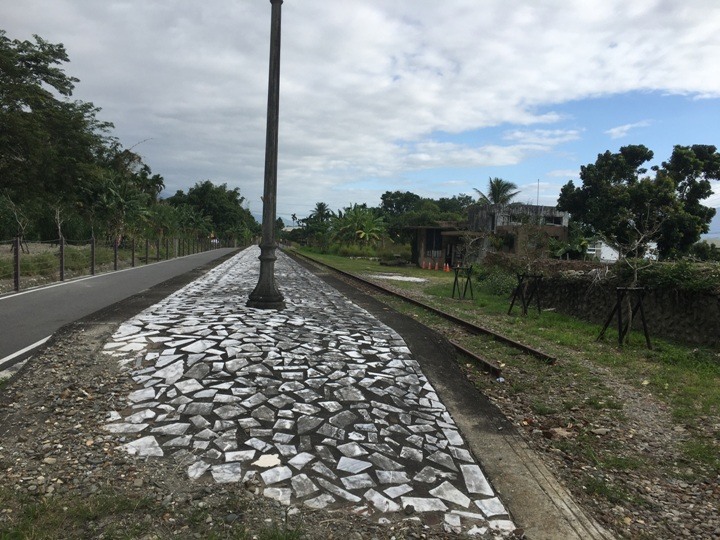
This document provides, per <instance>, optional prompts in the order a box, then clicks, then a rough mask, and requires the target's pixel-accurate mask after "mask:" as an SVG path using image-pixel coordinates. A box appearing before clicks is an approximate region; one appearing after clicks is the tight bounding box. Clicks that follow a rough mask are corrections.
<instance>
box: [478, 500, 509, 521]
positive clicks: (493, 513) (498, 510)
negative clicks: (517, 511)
mask: <svg viewBox="0 0 720 540" xmlns="http://www.w3.org/2000/svg"><path fill="white" fill-rule="evenodd" d="M475 504H476V505H477V507H478V508H479V509H480V511H481V512H482V513H483V514H484V515H485V517H486V518H496V517H500V516H507V515H508V511H507V510H506V509H505V506H504V505H503V503H502V502H500V499H498V498H497V497H492V498H491V499H481V500H478V501H475Z"/></svg>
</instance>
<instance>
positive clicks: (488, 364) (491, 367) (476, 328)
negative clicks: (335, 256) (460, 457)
mask: <svg viewBox="0 0 720 540" xmlns="http://www.w3.org/2000/svg"><path fill="white" fill-rule="evenodd" d="M285 253H287V254H288V255H290V256H291V257H298V258H301V259H304V260H306V261H309V262H311V263H313V264H316V265H319V266H322V267H324V268H328V269H330V270H332V271H333V272H336V273H338V274H340V275H342V276H345V277H346V278H349V279H351V280H355V281H358V282H360V283H362V284H363V285H366V286H368V287H371V288H373V289H376V290H378V291H380V292H382V293H384V294H387V295H390V296H394V297H397V298H400V299H402V300H403V301H405V302H408V303H411V304H414V305H416V306H418V307H421V308H423V309H425V310H427V311H430V312H431V313H433V314H434V315H437V316H439V317H442V318H443V319H446V320H448V321H450V322H452V323H454V324H456V325H458V326H460V327H462V328H464V329H465V330H467V331H469V332H471V333H474V334H484V335H487V336H490V337H492V338H493V339H494V340H496V341H499V342H501V343H503V344H505V345H507V346H509V347H512V348H514V349H518V350H520V351H522V352H524V353H526V354H529V355H531V356H534V357H535V358H538V359H540V360H542V361H543V362H546V363H548V364H554V363H555V362H556V361H557V359H556V358H555V357H554V356H551V355H549V354H547V353H544V352H543V351H540V350H538V349H535V348H533V347H530V346H528V345H525V344H524V343H520V342H519V341H515V340H514V339H511V338H509V337H507V336H504V335H502V334H500V333H498V332H495V331H494V330H490V329H489V328H485V327H483V326H480V325H478V324H475V323H472V322H470V321H466V320H465V319H462V318H460V317H457V316H455V315H453V314H451V313H447V312H445V311H443V310H441V309H438V308H436V307H433V306H431V305H429V304H426V303H424V302H421V301H420V300H417V299H415V298H410V297H409V296H406V295H404V294H402V293H399V292H397V291H394V290H392V289H389V288H387V287H384V286H383V285H380V284H378V283H374V282H372V281H368V280H367V279H364V278H361V277H360V276H357V275H355V274H352V273H350V272H345V271H344V270H340V269H338V268H335V267H333V266H330V265H328V264H326V263H324V262H322V261H318V260H317V259H313V258H312V257H308V256H306V255H303V254H300V253H298V252H296V251H291V252H290V251H286V252H285ZM450 343H451V344H452V345H453V347H455V349H456V350H458V351H459V352H461V353H462V354H464V355H466V356H470V357H471V358H473V359H474V360H475V361H477V362H479V363H480V364H482V365H483V366H485V368H486V370H487V371H489V372H490V373H492V374H493V375H496V376H499V375H500V373H501V369H500V366H498V365H497V364H495V363H493V362H492V361H490V360H488V359H487V358H483V357H481V356H479V355H478V354H476V353H474V352H472V351H470V350H469V349H466V348H465V347H463V346H462V345H460V344H458V343H456V342H454V341H452V340H450Z"/></svg>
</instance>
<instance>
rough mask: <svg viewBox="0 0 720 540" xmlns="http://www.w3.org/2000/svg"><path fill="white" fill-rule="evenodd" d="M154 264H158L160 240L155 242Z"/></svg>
mask: <svg viewBox="0 0 720 540" xmlns="http://www.w3.org/2000/svg"><path fill="white" fill-rule="evenodd" d="M155 262H160V239H159V238H158V239H156V240H155Z"/></svg>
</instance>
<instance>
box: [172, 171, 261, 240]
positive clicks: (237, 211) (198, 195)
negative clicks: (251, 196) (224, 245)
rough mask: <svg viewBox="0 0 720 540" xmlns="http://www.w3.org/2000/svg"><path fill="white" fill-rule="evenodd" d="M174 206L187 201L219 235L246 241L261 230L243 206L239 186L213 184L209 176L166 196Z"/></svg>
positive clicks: (185, 203) (186, 203) (243, 199)
mask: <svg viewBox="0 0 720 540" xmlns="http://www.w3.org/2000/svg"><path fill="white" fill-rule="evenodd" d="M167 201H168V203H169V204H172V205H174V206H182V205H187V206H189V207H191V208H193V209H194V210H195V212H196V214H197V215H199V216H207V218H208V222H209V223H210V226H211V231H212V232H214V233H215V235H216V236H218V237H220V238H232V239H237V240H241V241H242V242H243V243H245V242H249V241H250V238H251V237H252V235H254V234H258V233H259V232H260V225H259V224H258V222H257V221H256V220H255V218H254V217H253V216H252V214H251V213H250V211H249V210H248V209H247V208H244V207H243V202H244V201H245V197H243V196H242V195H241V194H240V190H239V189H238V188H233V189H228V187H227V184H221V185H219V186H216V185H214V184H213V183H212V182H211V181H210V180H204V181H202V182H198V183H196V184H195V185H194V186H193V187H191V188H190V189H188V192H187V194H186V193H184V192H183V191H182V190H180V191H178V192H177V193H175V195H173V196H172V197H170V198H168V199H167Z"/></svg>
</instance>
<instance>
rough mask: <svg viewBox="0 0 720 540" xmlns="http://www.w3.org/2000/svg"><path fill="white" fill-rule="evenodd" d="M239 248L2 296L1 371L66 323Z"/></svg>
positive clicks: (214, 251) (0, 330)
mask: <svg viewBox="0 0 720 540" xmlns="http://www.w3.org/2000/svg"><path fill="white" fill-rule="evenodd" d="M234 251H235V250H234V249H230V248H227V249H215V250H211V251H206V252H204V253H197V254H195V255H188V256H186V257H180V258H177V259H170V260H168V261H161V262H158V263H154V264H150V265H147V266H139V267H135V268H130V269H127V270H120V271H118V272H109V273H106V274H100V275H96V276H89V277H85V278H80V279H76V280H72V281H65V282H61V283H56V284H53V285H49V286H47V287H40V288H36V289H30V290H27V291H21V292H19V293H15V294H9V295H5V296H0V369H3V368H6V367H8V366H10V365H12V364H14V363H16V362H19V361H20V360H22V359H24V358H26V357H27V356H29V355H31V354H32V352H33V351H34V350H35V349H37V348H38V347H39V346H41V345H42V344H43V343H45V341H47V340H48V339H49V338H50V337H51V336H52V335H53V333H54V332H55V331H57V330H58V329H59V328H61V327H63V326H64V325H66V324H68V323H71V322H74V321H77V320H78V319H81V318H83V317H86V316H88V315H90V314H91V313H94V312H96V311H98V310H100V309H103V308H105V307H107V306H110V305H112V304H114V303H116V302H119V301H121V300H124V299H126V298H129V297H130V296H133V295H135V294H138V293H140V292H142V291H145V290H147V289H149V288H151V287H154V286H156V285H158V284H160V283H162V282H164V281H167V280H169V279H172V278H174V277H177V276H179V275H182V274H185V273H187V272H190V271H191V270H194V269H195V268H198V267H199V266H203V265H205V264H207V263H209V262H211V261H213V260H216V259H219V258H221V257H223V256H225V255H229V254H230V253H233V252H234ZM258 264H259V263H258Z"/></svg>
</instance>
